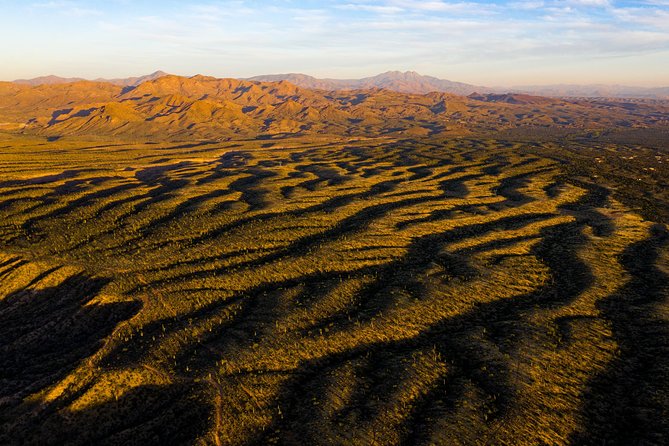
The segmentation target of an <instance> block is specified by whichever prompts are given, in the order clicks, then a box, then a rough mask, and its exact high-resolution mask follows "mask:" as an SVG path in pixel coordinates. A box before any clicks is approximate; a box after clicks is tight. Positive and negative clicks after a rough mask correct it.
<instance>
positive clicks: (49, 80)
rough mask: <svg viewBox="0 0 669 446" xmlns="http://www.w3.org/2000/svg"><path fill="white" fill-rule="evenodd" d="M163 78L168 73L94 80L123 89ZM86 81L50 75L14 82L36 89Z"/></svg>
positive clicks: (78, 78) (157, 72)
mask: <svg viewBox="0 0 669 446" xmlns="http://www.w3.org/2000/svg"><path fill="white" fill-rule="evenodd" d="M163 76H167V73H165V72H164V71H155V72H153V73H151V74H147V75H145V76H136V77H127V78H118V79H104V78H98V79H95V80H93V82H108V83H110V84H114V85H120V86H122V87H135V86H137V85H139V84H141V83H142V82H146V81H150V80H155V79H158V78H161V77H163ZM85 80H86V79H83V78H81V77H60V76H54V75H49V76H40V77H35V78H32V79H17V80H15V81H13V82H14V83H16V84H22V85H30V86H33V87H35V86H38V85H55V84H69V83H72V82H79V81H85Z"/></svg>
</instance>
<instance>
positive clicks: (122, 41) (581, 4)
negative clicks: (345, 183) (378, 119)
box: [0, 0, 669, 86]
mask: <svg viewBox="0 0 669 446" xmlns="http://www.w3.org/2000/svg"><path fill="white" fill-rule="evenodd" d="M0 38H1V39H2V42H3V44H2V49H1V50H0V79H2V80H12V79H16V78H22V77H35V76H38V75H44V74H57V75H60V76H80V77H86V78H95V77H126V76H131V75H141V74H147V73H149V72H152V71H155V70H157V69H161V70H165V71H168V72H171V73H175V74H181V75H193V74H197V73H201V74H207V75H212V76H217V77H226V76H230V77H246V76H253V75H257V74H269V73H286V72H302V73H307V74H311V75H314V76H318V77H336V78H357V77H364V76H370V75H374V74H378V73H380V72H383V71H387V70H402V71H404V70H415V71H418V72H419V73H421V74H429V75H433V76H437V77H441V78H445V79H450V80H457V81H462V82H469V83H475V84H479V85H488V86H511V85H526V84H551V83H582V84H583V83H618V84H628V85H644V86H668V85H669V0H640V1H615V0H508V1H506V0H497V1H478V0H427V1H416V0H348V1H316V0H307V1H297V0H279V1H272V2H270V1H262V0H255V1H241V0H240V1H207V0H198V1H185V0H182V1H171V0H161V1H149V0H147V1H141V0H134V1H133V0H107V1H85V0H80V1H75V0H52V1H48V0H38V1H6V0H0Z"/></svg>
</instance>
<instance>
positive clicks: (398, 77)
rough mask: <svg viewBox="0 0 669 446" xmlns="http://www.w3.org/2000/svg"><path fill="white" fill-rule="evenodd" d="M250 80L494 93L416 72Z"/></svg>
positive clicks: (405, 90) (421, 91) (312, 85)
mask: <svg viewBox="0 0 669 446" xmlns="http://www.w3.org/2000/svg"><path fill="white" fill-rule="evenodd" d="M249 80H254V81H260V82H276V81H280V80H286V81H288V82H291V83H293V84H295V85H299V86H301V87H303V88H313V89H320V90H360V89H371V88H383V89H386V90H392V91H397V92H401V93H415V94H425V93H430V92H433V91H437V92H444V93H454V94H461V95H467V94H471V93H474V92H476V91H479V92H481V91H483V92H487V91H492V90H491V89H490V88H486V87H481V86H476V85H470V84H465V83H462V82H453V81H448V80H444V79H438V78H436V77H432V76H423V75H420V74H418V73H416V72H415V71H406V72H401V71H387V72H385V73H381V74H379V75H376V76H371V77H365V78H362V79H317V78H315V77H312V76H308V75H306V74H299V73H289V74H270V75H264V76H255V77H252V78H249Z"/></svg>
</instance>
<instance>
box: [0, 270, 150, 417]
mask: <svg viewBox="0 0 669 446" xmlns="http://www.w3.org/2000/svg"><path fill="white" fill-rule="evenodd" d="M106 283H107V280H105V279H93V278H90V277H86V276H82V275H77V276H73V277H70V278H69V279H67V280H65V281H64V282H62V283H61V284H60V285H58V286H55V287H49V288H45V289H41V290H22V291H19V292H16V293H14V294H11V295H9V296H7V297H6V298H5V299H3V300H2V301H0V334H1V338H2V346H0V364H1V367H0V380H1V381H0V382H1V383H2V385H0V397H3V398H5V399H7V398H8V399H9V400H10V401H11V400H12V399H14V398H20V397H22V396H25V395H27V394H29V393H33V392H36V391H38V390H40V389H42V388H44V387H46V386H48V385H51V384H53V383H55V382H56V381H58V380H59V379H61V378H62V377H64V376H65V375H66V374H67V373H69V372H70V371H71V370H73V369H74V368H75V367H77V365H78V364H79V363H80V362H81V361H82V360H83V359H85V358H87V357H89V356H91V355H92V354H93V353H95V352H96V351H97V350H98V348H100V346H101V344H102V340H103V339H104V338H105V337H106V336H108V335H109V334H110V333H111V332H112V331H113V330H114V328H115V327H116V325H117V324H118V323H119V322H121V321H124V320H126V319H129V318H131V317H132V316H133V315H135V314H136V313H137V312H138V311H139V308H140V305H139V304H138V303H137V302H122V303H114V304H105V305H98V304H90V302H91V301H92V300H93V299H94V298H95V297H96V296H97V295H98V294H99V293H100V290H101V289H102V288H103V287H104V286H105V285H106ZM1 410H2V409H0V411H1Z"/></svg>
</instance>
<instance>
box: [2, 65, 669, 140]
mask: <svg viewBox="0 0 669 446" xmlns="http://www.w3.org/2000/svg"><path fill="white" fill-rule="evenodd" d="M518 128H522V129H531V130H534V129H552V130H553V129H557V130H560V129H561V130H569V131H571V132H576V133H578V134H584V135H586V134H588V132H591V131H602V130H605V129H611V128H619V129H630V128H652V129H657V130H663V131H664V132H666V131H667V129H669V103H668V102H666V101H664V102H663V101H643V100H639V101H636V102H630V101H624V100H596V99H592V100H562V99H555V98H543V97H537V96H529V95H523V94H472V95H470V96H458V95H454V94H448V93H435V92H433V93H427V94H423V95H419V94H408V93H399V92H395V91H390V90H382V89H362V90H353V91H325V90H309V89H306V88H301V87H298V86H295V85H293V84H291V83H290V82H287V81H280V82H257V81H249V80H238V79H217V78H214V77H207V76H193V77H190V78H186V77H180V76H173V75H166V76H162V77H159V78H157V79H153V80H148V81H146V82H143V83H141V84H139V85H137V86H127V87H122V86H119V85H115V84H112V83H107V82H90V81H79V82H72V83H66V84H53V85H40V86H36V87H30V86H28V85H19V84H14V83H9V82H0V130H3V131H11V132H15V133H21V134H31V135H45V136H49V137H52V138H55V137H63V136H73V135H74V136H82V135H84V136H88V137H93V136H94V137H101V136H102V137H106V138H109V137H114V138H121V137H122V138H125V139H126V140H127V139H132V140H139V139H145V138H154V139H155V138H159V139H160V140H161V141H165V140H192V139H194V138H196V139H207V140H219V141H220V140H227V139H230V138H235V139H239V138H248V137H253V138H255V137H263V138H272V137H273V138H276V137H285V136H289V135H290V136H295V135H311V136H313V135H324V134H327V135H339V136H351V135H355V136H368V137H378V136H379V135H392V136H393V137H399V136H404V137H424V136H435V135H468V134H471V133H472V132H481V131H488V132H497V131H500V130H512V129H518Z"/></svg>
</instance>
